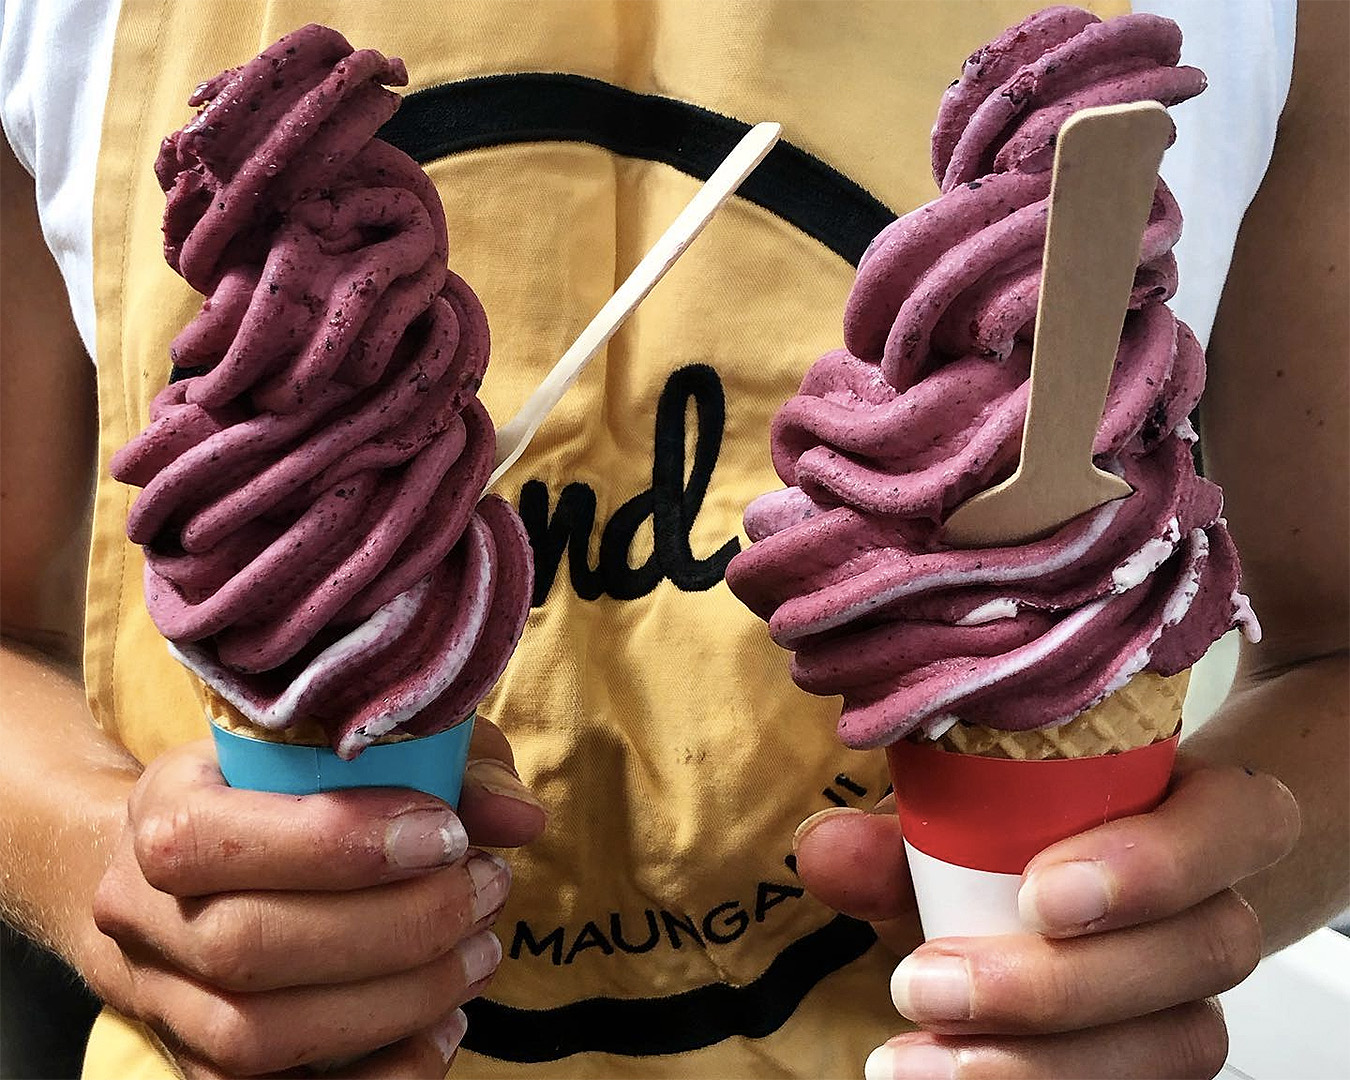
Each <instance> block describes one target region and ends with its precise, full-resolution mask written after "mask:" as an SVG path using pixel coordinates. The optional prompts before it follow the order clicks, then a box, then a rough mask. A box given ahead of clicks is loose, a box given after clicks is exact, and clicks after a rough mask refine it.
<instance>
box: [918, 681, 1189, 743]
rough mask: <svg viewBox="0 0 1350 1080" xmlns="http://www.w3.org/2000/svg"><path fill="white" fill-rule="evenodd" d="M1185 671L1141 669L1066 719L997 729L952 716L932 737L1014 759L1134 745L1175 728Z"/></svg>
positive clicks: (1156, 738) (1183, 693)
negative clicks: (1046, 725)
mask: <svg viewBox="0 0 1350 1080" xmlns="http://www.w3.org/2000/svg"><path fill="white" fill-rule="evenodd" d="M1190 677H1191V673H1190V671H1189V670H1187V671H1183V672H1181V673H1180V674H1178V675H1171V676H1166V677H1164V676H1162V675H1155V674H1154V673H1153V672H1151V671H1145V672H1141V673H1140V674H1138V675H1136V676H1135V677H1134V678H1133V679H1131V680H1130V681H1129V682H1128V683H1126V684H1125V686H1123V687H1122V688H1121V689H1119V690H1117V691H1116V692H1115V693H1114V694H1112V695H1110V696H1109V697H1107V698H1106V699H1105V700H1103V701H1100V702H1098V703H1097V704H1096V705H1094V706H1093V707H1092V708H1090V709H1088V710H1087V711H1086V712H1084V713H1081V714H1079V715H1078V716H1075V717H1074V718H1073V719H1072V720H1070V721H1069V722H1068V723H1066V724H1060V725H1058V726H1056V727H1049V728H1037V729H1034V730H1032V731H1003V730H1001V729H999V728H991V727H985V726H983V725H980V724H967V723H964V722H962V721H957V722H956V723H955V724H953V725H952V726H951V727H950V728H949V729H948V730H947V731H946V732H945V733H944V734H943V735H942V736H941V737H940V738H938V739H937V740H936V742H937V744H938V745H939V746H940V747H942V748H943V749H944V750H950V751H953V752H956V753H961V754H974V755H976V756H978V757H995V758H1011V759H1013V760H1016V761H1046V760H1049V759H1052V758H1082V757H1098V756H1100V755H1102V754H1113V753H1120V752H1122V751H1125V750H1135V749H1138V748H1139V747H1141V746H1148V745H1149V744H1151V743H1155V742H1158V741H1160V740H1163V739H1170V738H1171V737H1172V736H1173V735H1175V734H1176V731H1177V728H1178V727H1179V726H1180V724H1181V705H1182V702H1183V701H1185V699H1186V687H1187V686H1188V685H1189V683H1190Z"/></svg>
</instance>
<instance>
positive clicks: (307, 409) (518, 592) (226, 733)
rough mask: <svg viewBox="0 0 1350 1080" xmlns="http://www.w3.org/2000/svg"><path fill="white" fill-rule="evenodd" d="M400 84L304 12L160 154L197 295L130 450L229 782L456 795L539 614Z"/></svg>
mask: <svg viewBox="0 0 1350 1080" xmlns="http://www.w3.org/2000/svg"><path fill="white" fill-rule="evenodd" d="M406 82H407V74H406V72H405V70H404V68H403V64H402V62H401V61H398V60H391V59H386V58H385V57H383V56H381V55H380V54H379V53H377V52H374V51H371V50H357V51H354V50H353V49H352V48H351V46H350V45H348V43H347V42H346V41H345V40H344V39H343V37H342V36H341V35H340V34H338V33H336V32H335V31H332V30H329V29H326V28H324V27H320V26H307V27H304V28H302V29H300V30H297V31H295V32H294V33H292V34H288V35H287V36H286V37H284V38H282V39H281V40H280V41H278V42H277V43H276V44H275V45H273V46H271V47H270V48H269V49H267V50H266V51H265V52H263V53H262V54H261V55H260V56H258V57H257V58H255V59H254V60H251V61H249V62H248V63H247V64H245V65H243V66H242V67H239V68H236V69H233V70H230V71H226V72H223V73H222V74H220V75H218V76H216V77H215V78H214V79H211V80H210V81H208V82H206V83H203V84H202V85H201V86H200V87H198V89H197V90H196V92H195V93H194V94H193V96H192V99H191V101H190V104H191V105H193V106H194V107H197V108H198V109H199V111H198V113H197V115H196V116H195V117H194V118H193V120H192V121H191V122H190V123H188V124H187V126H186V127H184V128H183V129H182V130H181V131H179V132H177V133H175V134H173V135H171V136H169V137H168V138H167V139H166V140H165V141H164V143H163V146H162V148H161V151H160V155H159V159H158V161H157V162H156V165H155V168H156V173H157V175H158V178H159V181H160V184H161V186H162V187H163V189H164V191H165V194H166V198H167V206H166V210H165V214H164V245H165V256H166V258H167V260H168V262H169V264H170V266H171V267H173V269H174V270H176V271H177V272H178V273H179V274H180V275H181V276H182V277H183V279H184V280H185V281H186V282H187V283H188V284H189V285H191V286H192V287H193V288H194V289H195V290H197V291H198V292H199V293H201V294H203V295H204V296H205V298H206V299H205V301H204V302H203V304H202V307H201V310H200V312H199V313H198V314H197V316H196V317H195V318H194V319H193V320H192V321H191V322H190V323H189V324H188V325H187V326H186V327H185V328H184V329H183V331H182V332H181V333H180V334H179V335H178V337H177V338H176V339H175V340H174V342H173V345H172V349H171V359H172V362H173V377H172V379H171V381H170V382H169V384H168V386H166V387H165V388H164V390H162V391H161V392H160V393H159V394H158V395H157V396H156V397H155V399H154V401H153V402H152V404H151V406H150V420H149V424H148V425H147V427H146V428H145V430H144V431H142V432H141V433H140V434H139V435H138V436H137V437H136V438H135V439H133V440H132V441H131V442H130V443H129V444H128V445H127V446H126V447H124V448H123V449H122V450H121V451H120V452H119V453H118V454H117V455H116V456H115V457H114V459H113V462H112V471H113V474H114V475H115V476H116V477H117V478H118V479H120V480H122V481H124V482H126V483H128V484H134V485H136V486H138V487H140V488H141V489H142V491H141V493H140V495H139V496H138V498H137V499H136V501H135V504H134V505H133V507H132V510H131V513H130V515H129V518H128V523H127V532H128V535H129V536H130V538H131V539H132V540H134V541H136V542H137V543H139V544H141V545H142V546H143V548H144V551H145V557H146V567H145V596H146V603H147V606H148V608H149V610H150V614H151V617H152V618H153V620H154V622H155V625H156V626H157V627H158V628H159V630H160V631H161V632H162V633H163V634H164V636H165V638H167V639H168V641H169V642H170V643H171V648H172V649H173V650H174V652H175V655H177V656H178V658H179V659H180V660H181V661H182V662H183V663H184V664H186V665H187V666H188V667H189V668H190V669H191V670H192V671H193V672H194V674H195V675H196V676H198V678H199V679H200V680H201V684H202V695H201V697H202V701H203V704H204V706H205V708H206V711H207V715H208V718H209V719H210V720H211V721H212V730H213V732H214V735H215V739H216V742H217V746H218V747H219V751H220V760H221V766H222V770H223V772H224V774H225V777H226V779H227V781H229V782H230V783H232V784H238V785H241V786H247V787H254V788H261V789H265V790H281V791H289V792H296V793H300V792H306V791H315V790H323V789H328V788H333V787H349V786H359V785H366V784H381V785H383V784H390V783H399V784H404V785H408V786H413V787H419V788H422V789H424V790H427V791H431V792H432V793H433V794H437V795H439V796H440V797H442V798H445V799H446V801H448V802H454V801H455V798H456V797H457V795H458V790H459V783H460V774H461V772H462V770H463V766H464V760H465V757H466V755H467V749H468V742H469V738H470V733H471V731H472V726H473V713H474V709H475V707H476V706H477V704H478V702H479V701H480V700H481V698H482V697H483V695H484V694H485V693H486V692H487V691H488V690H489V689H490V688H491V686H492V685H493V684H494V682H495V681H496V680H497V678H498V676H499V675H500V674H501V672H502V669H503V668H504V667H505V665H506V662H507V660H508V659H509V657H510V655H511V652H512V650H513V648H514V647H515V644H516V642H517V640H518V639H519V637H520V634H521V632H522V630H523V628H524V624H525V618H526V615H527V613H528V609H529V602H530V593H531V587H532V559H531V552H530V546H529V541H528V537H527V536H526V533H525V530H524V528H523V526H522V525H521V523H520V520H519V518H518V516H517V515H516V513H515V511H514V510H513V509H512V508H511V507H510V505H509V504H507V503H506V502H505V501H504V500H502V499H500V498H498V497H496V496H494V495H487V496H483V491H484V488H485V486H486V483H487V479H488V476H489V474H490V472H491V470H492V466H493V462H494V460H495V449H496V442H495V436H494V430H493V425H492V421H491V420H490V419H489V417H488V414H487V411H486V410H485V409H484V407H483V405H482V403H481V402H480V401H479V400H478V397H477V389H478V386H479V385H480V383H481V382H482V379H483V375H484V372H485V370H486V367H487V362H488V351H489V343H488V325H487V319H486V317H485V315H484V313H483V309H482V307H481V305H480V304H479V302H478V300H477V297H476V296H475V295H474V293H473V291H472V289H470V288H469V286H468V285H467V284H466V283H465V282H464V281H462V280H461V279H460V278H458V277H457V276H455V275H454V274H453V273H451V272H450V271H449V269H448V267H447V260H448V257H449V244H448V240H447V234H446V222H445V214H444V211H443V210H442V207H441V202H440V199H439V197H438V195H437V193H436V190H435V188H434V187H433V185H432V183H431V181H430V180H429V179H428V178H427V176H426V174H425V173H424V172H423V171H422V170H421V169H420V168H419V167H418V166H417V164H416V163H415V162H413V161H412V160H411V159H410V158H408V157H407V156H406V155H405V154H403V153H402V152H401V151H399V150H396V149H395V148H394V147H392V146H390V145H389V144H387V143H385V142H383V141H381V140H380V139H378V138H376V137H375V133H376V131H377V129H378V128H379V127H380V125H381V124H383V123H384V121H385V120H387V119H388V118H389V117H390V116H392V115H393V113H394V110H395V109H397V107H398V104H399V97H398V95H397V94H395V93H393V92H392V91H391V90H389V89H388V87H389V86H400V85H403V84H405V83H406Z"/></svg>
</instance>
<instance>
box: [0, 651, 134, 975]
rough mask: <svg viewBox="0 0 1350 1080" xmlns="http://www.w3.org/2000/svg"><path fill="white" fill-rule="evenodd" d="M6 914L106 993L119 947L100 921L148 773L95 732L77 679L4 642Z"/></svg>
mask: <svg viewBox="0 0 1350 1080" xmlns="http://www.w3.org/2000/svg"><path fill="white" fill-rule="evenodd" d="M0 745H3V746H4V747H5V751H4V753H3V754H0V909H2V910H3V914H4V917H5V919H6V921H8V922H10V923H11V924H12V925H14V926H17V927H18V928H19V929H21V930H23V931H24V932H26V933H28V934H29V935H31V936H32V937H33V938H35V939H36V940H38V941H40V942H41V943H42V944H44V945H46V946H47V947H48V948H51V949H53V950H54V951H55V952H57V953H59V954H60V955H62V956H63V957H64V958H65V959H66V960H67V961H68V962H70V963H71V964H72V965H73V966H74V967H76V968H77V969H78V970H79V971H80V972H81V974H83V975H84V976H85V978H86V979H87V980H88V981H89V982H90V984H91V985H92V986H94V988H95V989H96V990H97V989H99V988H100V987H101V986H106V985H107V983H108V981H109V980H111V979H113V978H115V977H116V975H115V971H114V970H110V965H114V964H116V963H117V961H116V955H117V954H116V949H115V947H113V946H112V943H111V942H110V941H109V940H108V939H107V938H104V937H103V936H102V935H101V934H99V933H98V931H97V929H96V928H95V927H94V925H93V918H92V907H91V905H92V898H93V894H94V890H95V888H96V887H97V885H98V881H99V878H100V877H101V876H102V874H103V871H104V870H105V869H106V867H107V865H108V863H109V861H110V859H111V858H112V849H113V845H114V844H116V842H117V840H118V837H119V836H120V834H121V830H122V825H123V822H124V821H125V817H126V800H127V794H128V792H130V790H131V787H132V785H133V784H134V783H135V781H136V777H137V776H138V775H139V773H140V767H139V765H138V764H137V763H136V762H135V760H134V759H133V758H131V756H130V755H129V754H127V753H126V752H125V751H124V750H122V748H121V747H119V746H118V745H117V744H116V743H115V742H114V741H113V740H111V739H109V738H108V737H107V736H105V735H104V734H103V733H102V732H101V731H99V730H98V728H97V727H96V726H95V724H94V721H93V719H92V717H91V716H90V715H89V710H88V706H87V705H86V703H85V697H84V691H83V688H82V687H81V686H80V683H79V682H78V680H77V679H76V678H74V677H73V676H72V675H71V674H69V673H68V672H66V671H63V670H62V669H61V667H60V665H59V664H58V663H57V662H56V661H53V660H50V659H48V658H46V657H43V656H42V655H41V654H38V653H35V652H32V651H30V650H28V649H26V648H25V647H23V646H18V645H14V644H11V643H10V642H8V641H4V642H0Z"/></svg>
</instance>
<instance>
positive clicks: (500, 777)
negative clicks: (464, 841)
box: [464, 758, 544, 810]
mask: <svg viewBox="0 0 1350 1080" xmlns="http://www.w3.org/2000/svg"><path fill="white" fill-rule="evenodd" d="M464 782H465V783H466V784H473V785H474V786H475V787H480V788H482V789H483V790H484V791H490V792H492V794H494V795H500V796H501V797H502V798H504V799H515V800H516V802H523V803H524V804H525V805H526V806H533V807H535V808H536V809H539V810H543V809H544V804H543V803H541V802H540V801H539V800H538V799H537V798H535V795H534V792H532V791H531V790H530V789H529V788H528V787H526V786H525V785H524V784H523V783H521V780H520V777H518V776H517V775H516V774H515V773H513V772H512V771H511V770H510V769H508V768H507V767H506V766H505V765H503V764H502V763H501V762H500V761H497V760H496V759H495V758H480V759H479V760H478V761H471V762H469V765H468V767H467V768H466V769H465V770H464Z"/></svg>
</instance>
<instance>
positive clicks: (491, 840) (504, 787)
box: [459, 728, 548, 847]
mask: <svg viewBox="0 0 1350 1080" xmlns="http://www.w3.org/2000/svg"><path fill="white" fill-rule="evenodd" d="M476 733H477V729H476V728H475V736H476ZM503 741H505V740H504V739H503ZM509 757H510V752H509V750H508V751H507V758H498V757H481V758H476V759H473V758H471V759H470V761H469V764H468V766H467V767H466V768H465V770H464V787H463V790H462V791H461V792H460V796H459V815H460V819H461V820H462V821H463V822H464V826H465V828H466V829H467V830H468V833H469V838H470V839H471V840H472V841H473V842H474V843H475V844H481V845H482V846H484V847H519V846H521V845H522V844H528V843H529V842H530V841H531V840H534V839H536V838H537V837H538V836H539V835H540V833H542V832H543V831H544V827H545V825H546V824H547V823H548V815H547V813H546V811H545V810H544V805H543V803H541V802H540V801H539V799H538V798H536V797H535V795H534V793H533V792H532V791H530V789H529V788H528V787H526V786H525V784H524V783H523V782H522V781H521V779H520V777H519V776H518V775H517V774H516V771H515V768H514V766H512V765H511V764H510V762H509Z"/></svg>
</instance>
